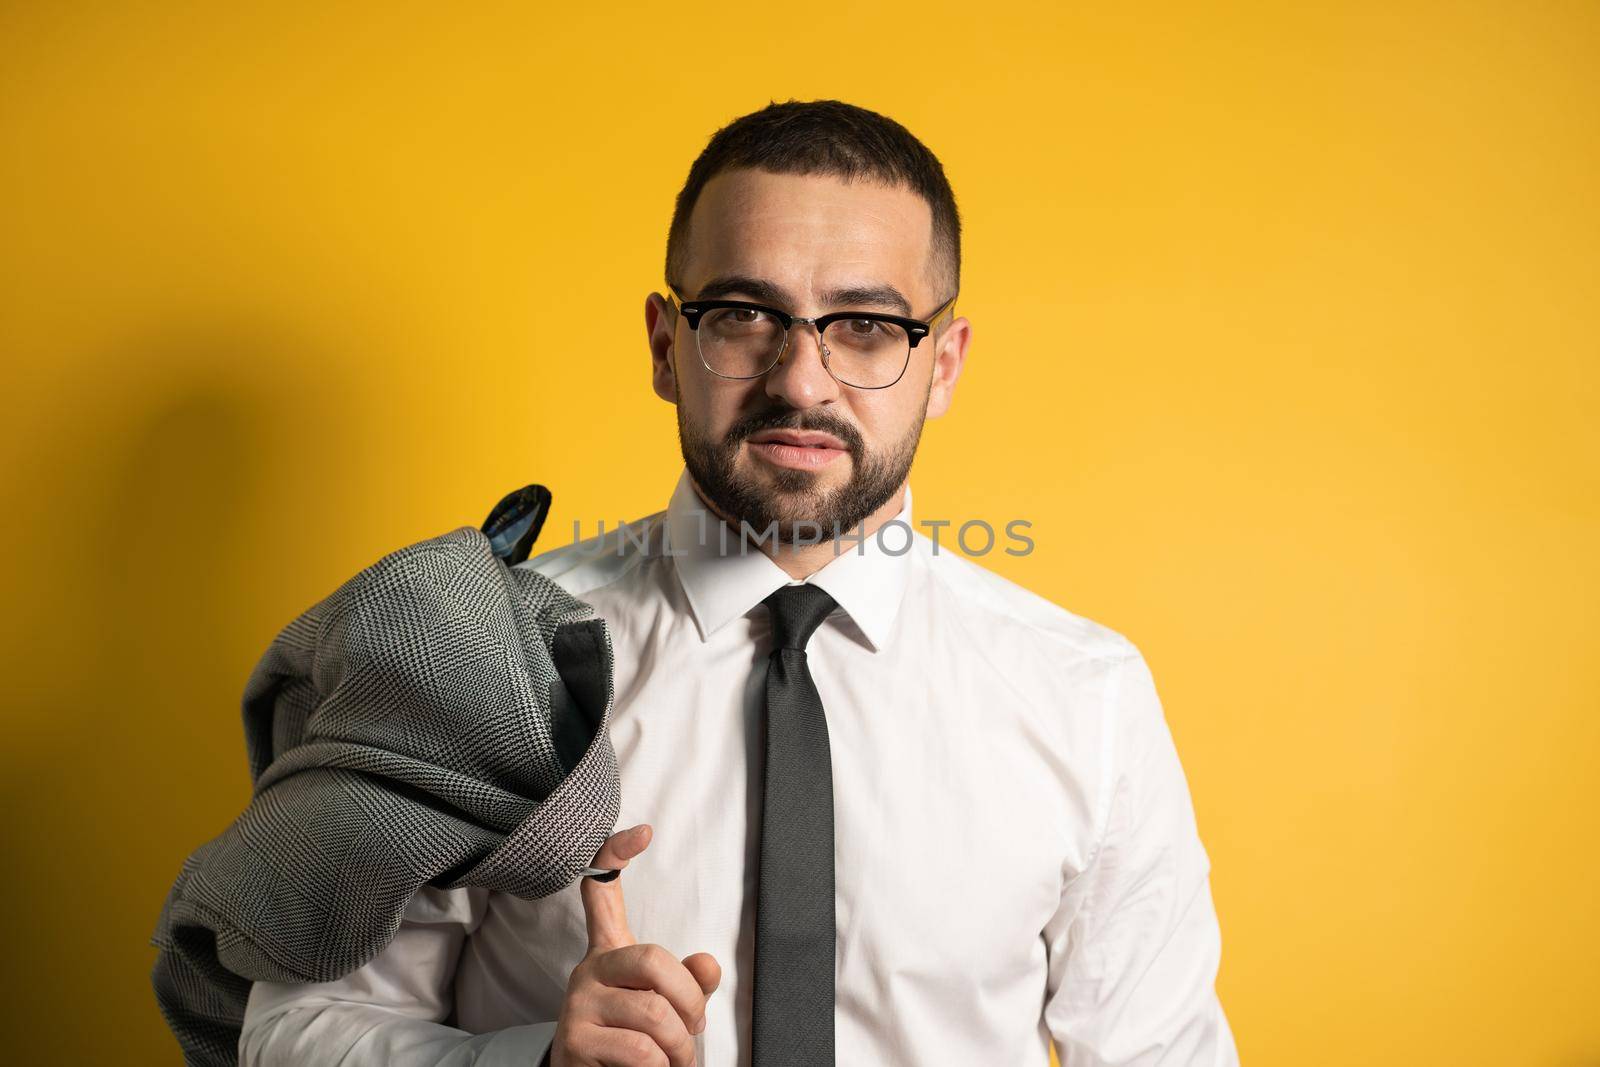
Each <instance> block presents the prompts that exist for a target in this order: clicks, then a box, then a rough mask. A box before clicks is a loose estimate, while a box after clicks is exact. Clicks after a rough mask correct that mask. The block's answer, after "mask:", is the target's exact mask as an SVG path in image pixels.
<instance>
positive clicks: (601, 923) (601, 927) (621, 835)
mask: <svg viewBox="0 0 1600 1067" xmlns="http://www.w3.org/2000/svg"><path fill="white" fill-rule="evenodd" d="M649 844H650V827H649V825H648V824H645V823H640V824H639V825H638V826H634V827H630V828H629V829H626V830H618V831H617V832H616V833H614V834H612V835H611V836H610V837H608V838H606V843H605V844H603V845H601V846H600V851H599V852H596V853H595V855H594V864H593V866H596V867H617V868H622V867H626V866H627V865H628V861H629V860H631V859H633V857H635V856H637V855H638V854H639V853H641V852H643V851H644V850H645V848H646V847H647V846H648V845H649ZM578 892H579V893H580V894H582V896H583V919H584V924H585V925H586V926H587V927H588V928H589V951H590V952H591V953H594V952H609V951H611V950H612V949H615V948H621V947H622V946H624V945H631V944H633V943H634V941H633V933H632V931H630V930H629V929H628V913H627V910H626V909H625V908H624V907H623V904H622V879H621V878H614V879H612V880H611V881H609V882H597V881H595V880H594V879H593V878H580V879H578Z"/></svg>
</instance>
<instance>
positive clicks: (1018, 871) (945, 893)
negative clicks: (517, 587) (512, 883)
mask: <svg viewBox="0 0 1600 1067" xmlns="http://www.w3.org/2000/svg"><path fill="white" fill-rule="evenodd" d="M898 518H899V523H900V524H903V525H899V524H890V525H889V526H887V527H885V529H884V531H883V534H882V536H881V538H880V537H874V536H869V537H867V538H865V539H864V541H863V542H861V543H860V544H859V545H857V544H854V543H850V542H846V543H843V544H842V545H841V547H840V551H839V554H838V555H837V556H835V557H834V558H832V559H830V560H829V561H828V563H827V565H826V566H824V567H822V568H821V569H820V570H818V571H817V572H815V573H814V574H812V575H811V576H810V577H809V578H807V579H806V580H807V581H809V582H811V583H812V584H814V585H817V586H820V587H822V588H823V589H825V590H826V591H827V592H828V593H829V594H830V595H832V597H833V598H834V600H835V601H836V602H837V603H838V605H839V608H838V609H837V610H836V611H835V612H834V613H833V614H832V615H831V616H829V618H828V619H827V620H826V621H825V622H824V623H823V624H822V626H821V627H819V628H818V630H817V631H816V633H815V635H814V636H813V637H812V639H811V642H810V644H809V646H808V649H807V652H808V659H809V664H810V668H811V672H812V675H813V677H814V678H815V680H816V686H817V690H818V692H819V693H820V694H821V696H822V702H823V706H824V709H825V712H826V715H827V721H828V733H829V741H830V745H831V747H832V755H833V791H834V810H835V816H834V817H835V846H834V847H835V870H836V876H835V879H836V881H835V893H836V897H835V915H836V918H837V924H838V942H837V955H836V966H837V974H836V982H835V988H836V995H837V1010H836V1015H835V1020H836V1033H837V1048H838V1062H839V1063H840V1064H848V1065H857V1064H859V1065H863V1067H866V1065H871V1067H892V1065H904V1067H913V1065H915V1067H945V1065H948V1067H973V1065H975V1064H982V1065H991V1064H994V1065H1006V1067H1025V1065H1037V1067H1043V1065H1045V1064H1047V1063H1048V1062H1049V1051H1048V1049H1049V1043H1050V1041H1051V1040H1052V1039H1053V1040H1054V1041H1055V1042H1056V1045H1057V1048H1058V1050H1059V1052H1060V1055H1061V1059H1062V1061H1063V1063H1064V1064H1066V1065H1068V1067H1091V1065H1102V1064H1105V1065H1109V1064H1141V1065H1155V1064H1161V1065H1175V1064H1185V1065H1187V1064H1204V1065H1208V1067H1214V1065H1231V1064H1236V1063H1237V1062H1238V1054H1237V1052H1236V1051H1235V1048H1234V1044H1233V1038H1232V1035H1231V1034H1230V1032H1229V1028H1228V1023H1227V1019H1226V1017H1225V1016H1224V1014H1223V1010H1222V1007H1221V1005H1220V1003H1219V1002H1218V999H1217V995H1216V991H1215V977H1216V971H1217V966H1218V961H1219V956H1220V935H1219V931H1218V925H1217V918H1216V913H1215V910H1214V908H1213V906H1212V900H1211V892H1210V885H1209V881H1208V875H1209V870H1210V866H1209V862H1208V859H1207V856H1206V852H1205V849H1204V848H1203V847H1202V845H1201V842H1200V838H1199V835H1198V833H1197V831H1196V827H1195V821H1194V814H1193V809H1192V806H1191V803H1190V799H1189V792H1188V787H1187V784H1186V782H1185V779H1184V774H1183V770H1182V768H1181V766H1180V765H1179V762H1178V756H1177V753H1176V751H1175V750H1174V747H1173V743H1172V737H1171V735H1170V733H1169V732H1168V729H1167V725H1166V722H1165V720H1164V718H1163V714H1162V710H1161V705H1160V703H1159V701H1158V699H1157V696H1156V690H1155V687H1154V683H1153V682H1152V679H1151V675H1150V672H1149V670H1148V669H1147V668H1146V666H1145V662H1144V659H1143V658H1142V657H1141V656H1140V654H1139V652H1138V650H1137V649H1136V648H1135V647H1134V646H1133V645H1132V644H1130V643H1129V642H1128V641H1127V640H1126V639H1125V638H1123V637H1121V636H1120V635H1118V634H1116V633H1114V632H1112V631H1111V630H1108V629H1106V628H1105V627H1103V626H1100V625H1098V624H1096V623H1093V622H1091V621H1089V620H1087V619H1084V618H1081V617H1079V616H1076V615H1073V614H1071V613H1069V612H1067V611H1065V610H1063V609H1062V608H1059V607H1057V606H1056V605H1055V604H1052V603H1050V602H1049V601H1047V600H1045V599H1043V598H1042V597H1039V596H1037V595H1035V594H1033V593H1030V592H1028V591H1027V590H1026V589H1023V588H1022V587H1020V586H1018V585H1016V584H1014V583H1012V582H1010V581H1007V580H1006V579H1004V578H1001V577H999V576H998V575H996V574H994V573H993V572H991V571H989V570H987V569H985V568H984V567H982V566H981V565H979V564H978V563H976V562H974V561H972V560H970V559H967V558H965V557H963V556H962V555H960V554H959V553H958V552H955V551H952V550H951V548H950V547H949V545H948V544H946V543H944V541H947V540H948V537H946V538H945V539H943V540H942V541H941V543H939V544H938V545H937V547H936V546H935V543H934V542H933V541H932V540H931V539H930V538H929V537H928V536H927V535H926V534H925V533H923V532H921V531H920V530H918V529H917V527H916V524H915V522H914V520H913V519H912V517H911V493H910V489H909V488H907V490H906V495H905V502H904V507H903V509H902V511H901V513H900V515H899V516H898ZM725 529H726V528H725V527H723V526H722V525H721V524H720V523H719V522H718V521H717V520H716V519H715V517H714V516H711V515H710V514H709V513H708V512H706V511H705V510H704V507H703V505H702V504H701V503H700V501H699V498H698V497H697V496H696V495H695V493H694V490H693V488H692V487H691V486H690V484H689V481H688V476H687V474H686V473H685V474H682V475H680V477H679V480H678V485H677V488H676V490H675V491H674V492H673V494H672V498H671V501H670V503H669V505H668V507H667V509H666V510H665V511H664V512H657V513H656V514H653V515H650V516H648V517H646V518H643V519H640V520H637V521H635V522H633V523H629V524H626V525H623V526H621V527H618V528H616V529H613V530H611V531H609V532H608V533H607V534H606V535H605V536H604V538H602V539H600V540H599V541H598V542H597V541H596V540H595V539H593V538H591V539H590V540H589V541H587V542H584V543H578V544H571V545H566V546H563V547H561V548H557V549H555V550H553V551H549V552H545V553H543V554H541V555H538V556H535V557H533V558H532V559H529V560H528V561H526V562H525V563H522V564H520V565H519V566H524V567H531V568H534V569H535V570H537V571H538V572H540V573H542V574H544V575H547V576H548V577H550V578H551V579H553V580H554V581H556V582H557V583H558V584H560V585H561V586H562V587H563V588H565V589H567V590H568V591H569V592H571V593H572V594H573V595H575V596H577V597H579V598H581V599H583V600H586V601H588V602H589V603H590V604H592V605H593V606H594V608H595V609H596V611H597V612H598V613H599V614H600V615H601V616H602V617H604V618H605V619H606V621H607V625H608V627H609V629H610V633H611V639H612V643H613V648H614V650H615V667H614V671H615V694H616V695H615V703H614V705H613V711H612V716H613V717H612V726H611V737H612V743H613V744H614V746H615V748H616V753H617V760H618V765H619V767H620V771H621V779H622V813H621V817H620V819H619V821H618V823H617V825H618V827H619V828H620V827H625V826H631V825H633V824H635V823H641V822H648V823H650V824H651V825H652V826H653V827H654V830H655V834H654V838H653V840H652V841H651V844H650V847H649V848H648V849H647V850H646V851H645V852H644V853H643V854H642V855H640V856H639V857H637V858H636V859H634V860H633V861H632V862H631V863H630V864H629V865H628V868H627V870H626V871H625V872H624V873H623V875H622V885H623V887H624V896H625V898H626V903H627V914H628V921H629V924H630V927H631V929H632V931H633V933H634V936H635V937H636V938H637V939H638V940H639V941H640V942H656V943H659V944H661V945H664V946H665V947H666V948H667V949H668V950H669V951H671V952H672V953H673V954H674V955H676V956H678V957H682V956H686V955H688V954H689V953H691V952H702V951H703V952H709V953H711V954H712V955H714V956H715V957H716V958H717V960H718V962H719V963H721V965H722V969H723V980H722V985H721V987H720V988H719V989H718V991H717V992H716V993H715V994H714V995H713V996H712V998H711V1000H710V1003H709V1006H708V1009H707V1023H706V1030H705V1032H704V1033H703V1034H702V1035H700V1041H699V1045H700V1049H701V1053H700V1064H701V1067H748V1065H749V1064H750V1009H751V994H752V984H751V983H752V977H753V974H754V949H755V941H754V931H755V908H756V885H755V877H756V874H757V869H758V863H757V860H758V855H759V831H760V826H761V811H760V800H761V768H762V758H763V757H762V749H761V732H760V725H761V717H762V715H763V712H764V707H763V704H764V685H765V679H766V667H767V656H768V653H769V652H770V650H771V649H770V626H769V620H768V616H767V610H766V608H765V607H764V606H763V605H762V600H763V598H765V597H766V596H767V595H768V594H769V593H771V592H772V591H773V590H775V589H777V588H778V587H779V586H781V585H784V584H786V583H789V582H791V579H790V578H789V576H788V575H787V574H785V573H784V572H783V571H782V570H781V569H780V568H779V567H778V566H777V565H776V564H775V563H774V562H773V561H772V560H771V559H769V558H768V557H767V556H765V555H764V554H762V553H761V552H760V551H759V550H755V549H751V550H749V551H748V552H746V553H743V554H741V553H740V552H739V541H738V538H737V537H736V536H733V537H730V538H728V539H727V540H729V541H731V544H730V545H729V547H728V551H727V552H726V553H724V552H723V551H722V542H721V540H720V539H719V537H718V531H720V530H725ZM951 529H953V527H945V528H944V529H943V530H942V531H940V532H943V533H945V534H946V535H948V533H949V531H950V530H951ZM702 531H705V532H704V533H702ZM730 533H731V531H730ZM1000 543H1001V544H1003V543H1004V542H1000ZM585 949H586V939H585V927H584V918H583V909H582V906H581V902H580V895H579V892H578V886H577V885H571V886H568V887H567V888H566V889H563V890H562V891H561V892H559V893H555V894H553V895H551V896H549V897H545V898H543V899H540V900H533V901H527V900H522V899H520V898H517V897H514V896H511V895H508V894H500V893H493V892H490V891H488V890H484V889H478V888H468V889H456V890H440V889H435V888H433V887H424V889H423V890H422V891H421V892H419V893H418V894H417V895H416V897H415V898H413V900H412V902H411V904H410V905H409V906H408V908H407V910H406V913H405V915H404V920H403V922H402V923H401V926H400V930H399V932H398V933H397V934H396V936H395V938H394V940H393V942H391V943H390V945H389V946H388V947H387V948H386V949H385V950H384V951H383V952H382V953H380V954H379V955H378V956H377V957H376V958H374V959H373V960H372V962H370V963H369V964H367V965H366V966H365V967H362V968H360V969H359V970H356V971H354V972H352V973H351V974H349V975H347V976H345V977H344V978H341V979H339V980H337V981H333V982H322V983H315V984H306V985H278V984H274V983H269V982H257V983H255V985H254V987H253V989H252V991H251V994H250V1000H249V1006H248V1009H247V1011H246V1014H245V1021H244V1032H243V1035H242V1038H241V1041H240V1056H241V1064H242V1067H269V1065H283V1067H288V1065H297V1067H334V1065H336V1064H341V1065H346V1067H354V1065H358V1064H374V1065H378V1064H386V1065H389V1067H421V1065H424V1064H427V1065H451V1067H454V1065H458V1064H459V1065H464V1064H468V1063H475V1064H477V1065H478V1067H502V1065H511V1064H516V1065H518V1067H535V1065H536V1064H538V1062H539V1059H540V1057H541V1056H542V1055H543V1053H544V1052H545V1050H546V1048H547V1047H548V1046H549V1044H550V1041H551V1035H552V1033H553V1032H554V1029H555V1024H554V1022H553V1020H555V1019H556V1017H557V1015H558V1013H559V1010H560V1007H561V1001H562V994H563V990H564V987H565V985H566V980H567V976H568V974H569V973H570V972H571V971H572V969H573V967H574V966H576V965H577V963H578V961H579V960H580V959H581V958H582V957H583V954H584V952H585Z"/></svg>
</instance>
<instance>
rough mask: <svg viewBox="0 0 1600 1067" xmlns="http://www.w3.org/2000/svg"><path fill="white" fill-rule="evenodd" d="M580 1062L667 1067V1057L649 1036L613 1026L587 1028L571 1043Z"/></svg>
mask: <svg viewBox="0 0 1600 1067" xmlns="http://www.w3.org/2000/svg"><path fill="white" fill-rule="evenodd" d="M573 1051H574V1052H575V1053H577V1055H578V1057H579V1059H580V1060H583V1061H589V1062H593V1063H596V1064H599V1065H600V1067H669V1064H668V1062H667V1054H666V1053H665V1052H662V1051H661V1046H660V1045H657V1044H656V1043H655V1042H654V1041H652V1040H651V1039H650V1035H648V1034H641V1033H640V1032H639V1031H637V1030H623V1029H621V1028H620V1027H615V1026H588V1027H585V1028H584V1030H583V1032H582V1033H581V1034H579V1035H578V1039H577V1040H576V1041H575V1042H573Z"/></svg>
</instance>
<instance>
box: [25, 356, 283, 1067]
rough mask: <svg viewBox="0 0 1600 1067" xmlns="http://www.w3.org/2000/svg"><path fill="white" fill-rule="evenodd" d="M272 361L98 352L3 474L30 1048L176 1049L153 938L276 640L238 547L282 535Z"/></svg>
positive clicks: (228, 801) (136, 1054)
mask: <svg viewBox="0 0 1600 1067" xmlns="http://www.w3.org/2000/svg"><path fill="white" fill-rule="evenodd" d="M260 355H261V352H260V347H259V346H258V345H249V344H241V343H238V342H233V341H221V342H218V341H217V340H215V339H205V340H201V341H188V342H181V341H180V342H172V341H169V342H167V343H163V344H155V345H144V346H139V347H136V348H133V349H132V350H124V351H120V352H117V353H115V355H114V356H113V358H111V359H110V360H104V361H102V360H94V359H86V360H84V361H83V362H82V363H81V364H80V365H81V366H85V367H93V368H95V371H94V374H95V382H94V384H93V386H92V387H91V388H80V389H76V393H75V395H73V396H71V397H68V398H66V402H65V403H62V404H61V405H60V406H59V411H60V415H59V417H58V418H57V419H56V420H55V421H54V423H53V424H51V425H49V426H47V427H46V429H45V431H44V433H43V434H41V435H39V438H38V439H37V440H36V442H35V443H36V445H37V454H36V455H35V456H34V457H32V458H31V459H30V458H26V457H25V458H24V461H23V463H21V464H19V465H18V467H17V468H16V469H14V470H12V471H10V472H8V475H7V480H8V481H10V482H12V485H11V487H10V489H11V491H10V493H9V494H8V498H9V499H11V500H13V501H21V502H22V503H23V508H24V510H25V515H24V521H23V522H21V523H19V529H18V530H17V531H15V532H14V533H13V535H12V536H13V537H18V538H21V539H22V540H21V541H20V542H19V543H18V545H17V547H16V548H15V549H14V550H13V553H12V554H11V558H12V562H13V565H14V566H15V567H16V570H17V573H16V577H15V578H14V580H13V581H14V583H15V584H16V586H17V589H18V593H19V595H18V596H17V599H16V606H17V610H18V611H19V612H22V613H25V615H26V619H25V622H24V624H23V625H22V626H21V627H20V628H19V630H18V632H19V633H20V634H21V635H22V639H21V640H20V641H12V642H8V645H9V647H8V655H11V656H16V657H17V662H15V663H14V664H12V668H11V670H10V671H8V672H7V673H8V677H9V678H11V679H13V680H14V682H15V684H12V685H8V686H7V690H8V692H7V696H6V698H5V702H6V705H7V706H6V708H5V719H6V721H7V723H8V724H9V725H10V726H11V733H12V735H13V736H12V739H11V743H8V744H7V745H6V746H5V747H4V750H3V752H0V761H3V762H0V803H3V804H4V805H5V807H4V810H5V811H6V812H7V814H8V816H9V817H8V818H7V819H6V820H5V826H6V829H5V840H4V854H5V856H6V858H7V866H8V868H9V869H10V870H11V871H12V872H14V876H13V877H11V878H8V879H6V880H5V889H4V904H5V914H7V915H10V916H12V917H13V919H14V920H17V922H16V924H15V925H14V927H13V932H12V935H11V937H10V938H9V939H8V940H9V946H8V947H9V949H10V952H11V954H12V958H13V960H14V961H26V966H25V967H8V968H7V971H8V973H9V974H11V975H12V976H13V977H12V979H10V980H9V981H8V984H10V983H11V982H16V983H17V984H16V987H15V988H11V989H8V990H6V991H5V995H6V996H7V999H8V1001H9V1002H10V1004H11V1006H12V1009H13V1011H14V1012H15V1014H14V1015H13V1018H15V1019H18V1020H27V1025H26V1026H23V1027H21V1028H20V1033H19V1034H14V1035H13V1037H12V1039H11V1041H10V1042H9V1043H8V1044H10V1046H11V1047H10V1049H9V1050H8V1051H9V1053H10V1054H9V1055H8V1057H7V1058H8V1059H13V1060H15V1061H16V1062H97V1063H98V1062H106V1063H110V1062H119V1063H125V1064H126V1063H143V1062H156V1063H171V1062H177V1059H178V1051H177V1046H176V1044H175V1043H174V1042H173V1039H172V1037H171V1035H170V1034H169V1033H168V1032H167V1030H166V1028H165V1026H164V1024H163V1023H162V1021H161V1018H160V1015H159V1013H158V1011H157V1009H156V1005H155V999H154V996H153V994H152V993H151V991H150V985H149V969H150V966H151V964H152V962H153V961H154V958H155V949H154V948H153V947H150V946H149V945H148V944H147V942H148V939H149V936H150V932H151V930H152V929H153V928H154V926H155V921H156V917H157V914H158V913H159V910H160V905H161V901H162V899H163V897H164V896H165V894H166V891H167V889H168V888H169V887H170V886H171V884H172V880H173V879H174V878H175V877H176V876H177V873H178V869H179V867H180V866H181V863H182V860H183V857H184V856H185V855H187V853H188V852H189V851H190V850H192V849H193V848H195V847H196V846H198V845H199V844H201V843H202V842H204V841H205V840H207V839H209V838H211V837H213V836H215V835H216V834H217V833H219V832H220V831H221V830H222V829H223V828H224V827H225V826H226V824H227V823H228V822H229V821H230V820H231V819H232V818H233V817H234V815H236V814H237V812H238V811H239V810H240V809H242V807H243V806H244V804H245V802H246V801H247V800H248V796H249V776H248V771H247V768H246V766H245V759H244V750H243V743H242V739H241V732H240V713H239V696H240V693H241V692H242V690H243V685H244V680H245V677H246V675H247V674H248V671H249V668H250V667H251V666H252V665H253V662H254V656H255V655H258V654H259V649H257V650H256V651H255V652H254V653H252V652H251V651H250V650H251V649H252V648H253V647H254V646H256V645H261V646H263V647H264V645H265V642H266V640H267V639H269V638H270V635H267V636H266V637H262V636H261V635H260V634H258V633H256V631H257V630H258V629H259V626H258V625H253V624H252V623H251V622H250V619H251V617H252V616H251V612H249V611H248V610H246V609H245V607H243V606H242V605H248V604H250V603H251V602H252V601H253V600H254V599H256V598H255V597H253V596H252V588H256V589H259V588H267V587H269V585H270V581H271V574H270V573H265V572H263V573H260V574H259V575H255V574H251V573H247V572H246V571H244V570H242V569H241V568H240V565H239V561H240V559H241V558H249V557H250V556H252V555H254V556H257V557H259V556H260V554H261V553H262V552H263V550H264V549H265V548H266V547H267V546H268V544H269V543H270V538H271V536H272V533H273V531H272V530H271V529H268V528H266V527H268V526H270V522H268V523H263V522H261V521H260V520H261V519H262V514H261V509H263V507H266V506H269V505H270V501H271V499H272V494H270V493H267V492H265V491H264V483H266V482H268V481H270V480H271V472H272V470H273V469H274V468H275V467H277V466H281V465H282V464H283V463H284V462H285V458H284V457H283V455H282V453H281V446H282V445H283V443H284V438H285V436H286V435H287V434H290V433H293V432H294V429H293V427H292V425H291V422H290V420H291V418H292V417H293V408H294V404H293V403H291V401H292V400H293V399H294V398H295V396H296V395H297V391H296V389H295V385H296V384H297V383H294V382H292V381H285V380H284V377H283V369H284V363H283V362H282V361H281V360H266V359H261V358H257V357H259V356H260ZM101 368H104V369H103V370H102V369H101ZM267 369H270V371H271V374H272V377H271V378H270V379H268V378H267V377H266V375H265V373H264V371H265V370H267ZM308 387H309V386H308ZM273 521H284V522H291V521H292V518H289V517H285V518H283V519H281V520H278V519H276V518H274V520H273ZM195 797H204V798H208V799H207V800H206V802H205V804H204V805H203V806H199V805H196V804H195V803H194V801H193V798H195ZM19 971H22V972H25V973H26V981H25V984H24V983H22V982H18V981H17V977H16V976H17V975H18V972H19ZM19 1040H20V1045H21V1047H20V1048H18V1047H17V1045H18V1042H19ZM33 1043H37V1044H36V1047H33V1048H29V1047H28V1046H29V1045H30V1044H33Z"/></svg>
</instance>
